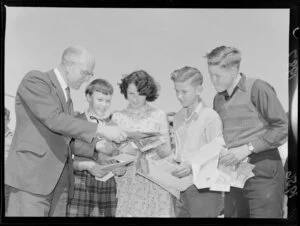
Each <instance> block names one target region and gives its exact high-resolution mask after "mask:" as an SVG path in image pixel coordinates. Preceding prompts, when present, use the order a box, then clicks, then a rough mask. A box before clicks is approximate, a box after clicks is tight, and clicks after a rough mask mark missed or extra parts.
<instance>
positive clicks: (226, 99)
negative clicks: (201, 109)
mask: <svg viewBox="0 0 300 226" xmlns="http://www.w3.org/2000/svg"><path fill="white" fill-rule="evenodd" d="M224 97H225V101H228V100H229V98H230V96H229V94H228V92H227V90H225V91H224Z"/></svg>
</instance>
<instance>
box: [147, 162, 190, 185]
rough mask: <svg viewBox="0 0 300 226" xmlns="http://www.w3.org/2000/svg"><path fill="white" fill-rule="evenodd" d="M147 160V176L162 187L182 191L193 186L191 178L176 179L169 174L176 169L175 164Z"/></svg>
mask: <svg viewBox="0 0 300 226" xmlns="http://www.w3.org/2000/svg"><path fill="white" fill-rule="evenodd" d="M147 160H148V167H149V173H148V176H149V177H151V178H153V179H154V180H155V182H158V183H159V184H161V185H162V186H164V187H166V188H172V189H176V190H179V191H184V190H186V189H187V188H188V187H189V186H191V185H192V184H193V180H192V176H187V177H183V178H178V177H175V176H173V175H172V174H171V172H172V171H174V170H175V169H177V167H178V165H177V164H176V163H172V162H169V161H168V160H165V159H161V160H157V161H155V160H152V159H147Z"/></svg>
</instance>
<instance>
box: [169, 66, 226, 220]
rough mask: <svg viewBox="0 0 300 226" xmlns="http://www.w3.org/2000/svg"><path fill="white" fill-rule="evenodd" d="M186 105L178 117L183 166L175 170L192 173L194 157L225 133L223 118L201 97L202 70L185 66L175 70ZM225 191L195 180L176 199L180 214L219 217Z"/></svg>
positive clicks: (176, 127)
mask: <svg viewBox="0 0 300 226" xmlns="http://www.w3.org/2000/svg"><path fill="white" fill-rule="evenodd" d="M171 80H172V81H173V82H174V88H175V91H176V97H177V99H178V100H179V102H180V104H181V106H182V109H180V111H179V112H177V113H176V115H175V117H174V121H173V123H174V131H175V142H176V154H175V156H176V159H177V160H178V161H179V162H180V166H179V168H178V169H177V170H176V171H173V172H172V174H173V175H174V176H176V177H178V178H182V177H186V176H190V177H191V176H192V167H191V160H192V159H193V156H195V155H196V154H197V152H198V151H199V150H200V148H201V147H202V146H203V145H205V144H208V143H210V142H211V141H212V140H214V139H215V138H217V137H221V136H222V121H221V119H220V117H219V115H218V114H217V112H215V111H214V110H213V109H211V108H209V107H207V106H206V104H205V103H204V102H203V100H202V99H201V97H200V95H201V91H202V89H203V88H202V83H203V76H202V74H201V72H200V71H199V70H197V69H196V68H192V67H187V66H186V67H183V68H181V69H178V70H175V71H174V72H173V73H172V74H171ZM222 207H223V206H222V195H221V192H215V191H210V190H209V188H205V189H198V188H197V187H196V186H195V185H194V184H193V185H191V186H190V187H188V189H187V190H185V191H183V192H181V194H180V200H178V199H176V200H175V213H176V216H177V217H217V216H218V215H220V212H221V210H222Z"/></svg>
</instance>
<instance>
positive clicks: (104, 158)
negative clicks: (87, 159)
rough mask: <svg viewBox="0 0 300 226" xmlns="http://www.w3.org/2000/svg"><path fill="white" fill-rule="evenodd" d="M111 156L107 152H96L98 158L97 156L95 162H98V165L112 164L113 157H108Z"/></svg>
mask: <svg viewBox="0 0 300 226" xmlns="http://www.w3.org/2000/svg"><path fill="white" fill-rule="evenodd" d="M110 158H111V157H110V156H109V155H107V154H104V153H101V152H99V153H98V158H97V161H96V162H97V163H98V164H100V165H108V164H113V163H115V162H114V161H115V160H113V159H110Z"/></svg>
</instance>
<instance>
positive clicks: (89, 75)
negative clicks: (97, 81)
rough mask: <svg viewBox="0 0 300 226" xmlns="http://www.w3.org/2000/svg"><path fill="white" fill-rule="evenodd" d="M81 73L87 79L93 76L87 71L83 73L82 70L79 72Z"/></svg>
mask: <svg viewBox="0 0 300 226" xmlns="http://www.w3.org/2000/svg"><path fill="white" fill-rule="evenodd" d="M81 73H82V74H83V75H85V76H87V77H93V76H94V74H93V73H90V72H88V71H83V70H81Z"/></svg>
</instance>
